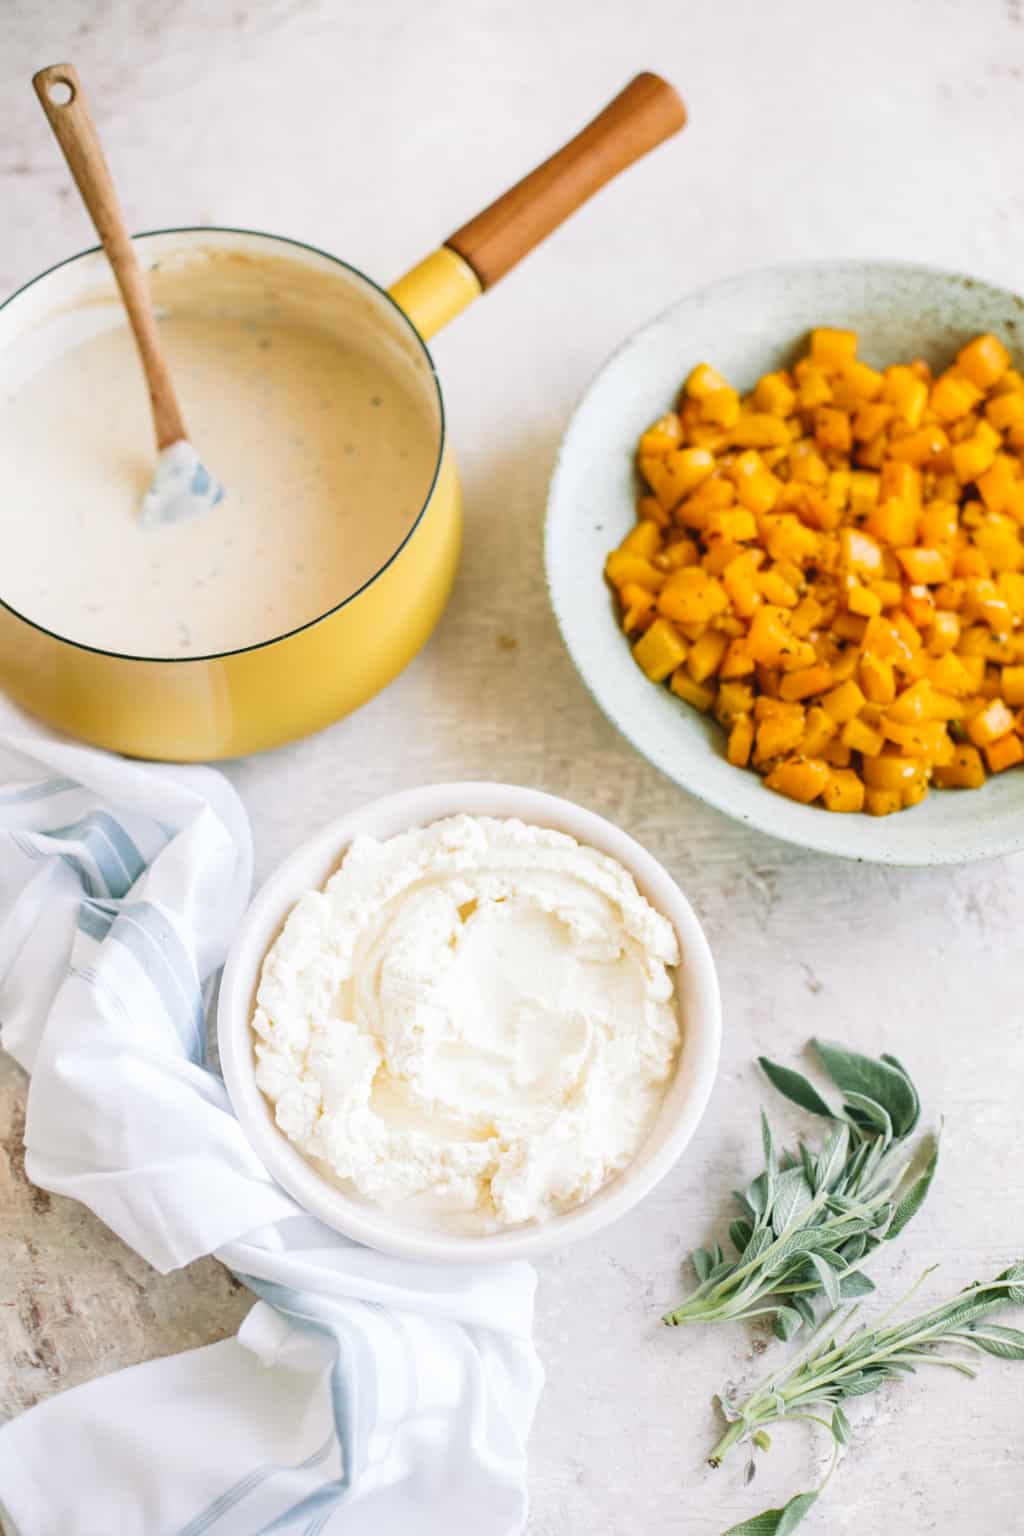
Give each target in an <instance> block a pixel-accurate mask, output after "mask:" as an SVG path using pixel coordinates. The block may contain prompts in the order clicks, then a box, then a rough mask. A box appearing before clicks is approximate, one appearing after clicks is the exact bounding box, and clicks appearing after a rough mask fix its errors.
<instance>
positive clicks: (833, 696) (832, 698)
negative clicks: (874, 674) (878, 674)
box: [821, 679, 865, 725]
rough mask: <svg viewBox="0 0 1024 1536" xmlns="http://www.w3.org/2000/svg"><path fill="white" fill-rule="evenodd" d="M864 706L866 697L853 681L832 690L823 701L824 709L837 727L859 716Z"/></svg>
mask: <svg viewBox="0 0 1024 1536" xmlns="http://www.w3.org/2000/svg"><path fill="white" fill-rule="evenodd" d="M864 704H865V699H864V695H863V693H862V692H861V691H860V689H859V688H858V687H857V684H856V683H855V682H853V680H852V679H849V680H847V681H846V682H845V683H840V684H839V686H838V688H833V689H831V690H830V691H829V692H828V693H826V694H825V696H824V698H823V699H822V701H821V707H822V709H823V710H824V711H825V713H826V714H827V715H831V717H832V719H833V720H834V721H835V722H836V724H837V725H845V724H846V722H847V721H848V720H852V719H853V718H854V716H855V715H859V714H860V712H861V710H862V709H863V707H864Z"/></svg>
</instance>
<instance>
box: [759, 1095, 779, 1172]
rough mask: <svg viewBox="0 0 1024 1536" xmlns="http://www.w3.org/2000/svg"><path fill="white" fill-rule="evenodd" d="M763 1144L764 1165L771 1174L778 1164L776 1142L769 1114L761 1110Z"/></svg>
mask: <svg viewBox="0 0 1024 1536" xmlns="http://www.w3.org/2000/svg"><path fill="white" fill-rule="evenodd" d="M761 1145H762V1147H763V1148H764V1166H765V1169H766V1171H767V1172H768V1174H769V1176H770V1175H772V1174H774V1173H775V1171H776V1169H777V1167H778V1165H777V1163H776V1161H775V1143H774V1142H773V1140H772V1128H771V1126H770V1125H769V1124H768V1116H767V1115H766V1114H765V1112H764V1110H763V1109H762V1111H761Z"/></svg>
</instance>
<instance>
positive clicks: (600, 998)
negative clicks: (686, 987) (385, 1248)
mask: <svg viewBox="0 0 1024 1536" xmlns="http://www.w3.org/2000/svg"><path fill="white" fill-rule="evenodd" d="M678 961H679V952H678V942H677V939H676V934H675V931H674V929H673V928H672V926H671V924H670V923H669V922H668V921H667V919H666V918H664V917H663V916H662V915H661V914H660V913H659V912H657V911H655V909H654V908H653V907H652V906H651V905H650V903H649V902H647V901H646V900H645V899H644V897H643V896H641V894H640V892H639V891H638V890H637V888H636V885H635V883H634V881H633V879H632V877H631V876H630V875H629V874H628V873H627V872H626V870H625V869H623V868H622V866H621V865H620V864H618V863H617V862H616V861H615V860H614V859H611V858H608V857H607V856H606V855H604V854H601V853H598V852H597V851H596V850H595V849H593V848H588V847H584V846H582V845H580V844H579V843H577V842H576V841H575V840H574V839H573V838H571V837H568V836H566V835H564V834H563V833H560V832H552V831H548V830H546V829H544V828H542V827H536V826H527V825H525V824H524V823H522V822H520V821H511V820H510V821H500V820H494V819H487V818H479V819H476V818H472V817H469V816H455V817H452V818H450V819H448V820H445V821H438V822H435V823H434V824H433V825H431V826H428V827H423V828H417V829H415V830H413V831H410V832H406V833H403V834H402V835H400V836H398V837H393V838H390V839H388V840H387V841H384V842H378V841H376V840H374V839H372V838H368V837H359V838H356V840H355V841H354V842H353V843H352V845H351V846H350V848H349V849H348V852H347V853H346V855H345V858H344V860H343V862H342V864H341V866H340V868H339V869H338V870H337V872H336V873H335V874H334V875H332V876H331V878H330V880H328V882H327V885H326V887H325V889H324V890H323V891H309V892H307V894H306V895H305V896H303V897H302V898H301V899H300V901H299V902H298V903H297V904H296V906H295V907H294V908H293V909H292V912H291V914H290V916H289V917H288V920H287V922H286V924H285V926H284V928H283V930H282V932H281V934H280V935H279V937H278V938H277V940H276V941H275V943H274V944H273V946H272V947H271V949H270V950H269V952H268V954H267V956H266V958H265V960H264V962H263V970H262V974H261V979H260V985H259V991H258V993H257V1008H256V1012H255V1015H254V1017H253V1021H252V1025H253V1029H254V1030H255V1032H256V1035H257V1037H258V1038H257V1043H256V1055H257V1074H256V1075H257V1081H258V1083H259V1086H260V1088H261V1089H262V1090H263V1092H264V1093H265V1094H266V1095H267V1097H268V1098H269V1099H270V1100H271V1101H272V1102H273V1104H274V1106H275V1116H276V1119H277V1123H278V1125H279V1126H280V1128H281V1129H282V1130H283V1131H284V1132H285V1134H286V1135H287V1136H288V1137H289V1138H290V1139H291V1140H292V1141H293V1142H294V1143H295V1144H296V1145H297V1146H298V1147H299V1148H300V1149H301V1150H302V1151H303V1152H304V1153H306V1154H307V1155H308V1156H309V1157H311V1158H314V1159H317V1160H319V1161H321V1162H322V1163H325V1164H327V1165H328V1167H329V1168H330V1170H332V1171H333V1173H334V1175H335V1176H336V1177H337V1178H338V1179H340V1180H343V1181H346V1183H347V1185H348V1187H349V1188H352V1187H353V1186H354V1189H355V1190H356V1191H358V1192H359V1193H360V1194H361V1195H362V1196H364V1197H365V1198H366V1199H368V1200H371V1201H374V1202H377V1203H381V1204H387V1205H394V1204H396V1203H398V1202H409V1206H408V1211H409V1214H410V1216H411V1217H413V1218H415V1219H418V1220H425V1221H428V1222H430V1221H435V1220H436V1221H437V1222H438V1223H439V1224H441V1225H444V1226H445V1227H447V1228H449V1229H451V1228H452V1227H453V1226H454V1227H455V1228H457V1229H458V1230H463V1231H470V1232H487V1231H493V1230H495V1229H497V1228H499V1227H502V1226H507V1225H511V1224H514V1223H519V1222H526V1221H535V1220H542V1219H543V1218H545V1217H547V1216H550V1215H552V1214H553V1213H555V1212H558V1211H562V1210H565V1209H567V1208H569V1207H571V1206H574V1205H577V1204H578V1203H579V1202H580V1201H583V1200H586V1199H588V1198H589V1197H590V1196H591V1195H593V1194H595V1193H596V1192H597V1190H599V1189H600V1188H601V1186H602V1185H603V1184H605V1183H606V1182H607V1181H608V1180H609V1179H610V1178H611V1177H612V1176H613V1175H614V1174H615V1173H617V1172H618V1171H619V1170H620V1169H622V1168H623V1167H624V1166H625V1165H626V1164H627V1163H628V1162H629V1161H630V1159H631V1158H632V1157H633V1156H634V1154H635V1153H636V1152H637V1150H638V1149H639V1147H640V1145H641V1144H642V1142H643V1140H644V1138H645V1137H646V1135H647V1133H648V1131H649V1129H650V1127H651V1124H652V1122H653V1120H654V1118H655V1116H656V1114H657V1111H658V1108H659V1105H660V1103H661V1099H662V1097H663V1094H664V1092H665V1088H666V1085H667V1081H668V1078H669V1075H670V1073H671V1071H672V1068H673V1065H674V1062H675V1058H676V1052H677V1050H678V1045H679V1035H680V1024H679V1015H678V1008H677V1003H676V994H675V985H674V980H673V975H672V970H671V968H672V967H674V966H675V965H677V964H678Z"/></svg>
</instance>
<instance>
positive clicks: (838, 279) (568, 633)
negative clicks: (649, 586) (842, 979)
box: [547, 261, 1024, 865]
mask: <svg viewBox="0 0 1024 1536" xmlns="http://www.w3.org/2000/svg"><path fill="white" fill-rule="evenodd" d="M815 325H836V326H843V327H850V328H852V329H853V330H856V331H858V332H859V333H860V338H861V343H860V351H861V356H862V357H864V358H865V359H866V361H868V362H869V363H873V364H875V365H876V366H878V367H881V366H883V365H885V364H887V363H891V362H899V361H903V360H906V359H909V358H911V357H916V356H920V357H925V358H927V359H928V361H929V362H930V363H932V364H933V366H935V367H944V366H946V365H947V364H948V363H949V361H950V360H951V358H952V357H953V354H954V353H955V352H956V351H957V349H958V348H959V347H961V346H962V345H963V343H964V342H965V341H967V340H968V339H969V338H970V337H971V336H973V335H975V334H976V333H977V332H978V331H995V332H997V333H998V334H999V335H1001V336H1002V337H1003V338H1004V340H1005V341H1006V342H1007V343H1008V345H1009V346H1010V349H1011V351H1014V352H1015V353H1016V361H1017V363H1018V366H1020V365H1021V363H1022V362H1024V299H1022V298H1020V297H1018V296H1017V295H1016V294H1014V293H1009V292H1007V291H1006V290H1005V289H1001V288H993V287H992V286H991V285H989V284H987V283H982V282H978V281H976V280H975V279H974V278H970V277H961V276H958V275H957V274H955V273H952V272H941V271H936V270H935V269H933V268H930V267H918V266H904V265H898V264H896V263H889V262H859V261H850V262H815V263H808V264H802V265H799V266H786V267H774V268H768V269H766V270H761V271H757V272H749V273H743V274H741V275H740V276H738V277H732V278H728V279H727V280H726V281H724V282H720V283H716V284H714V285H713V286H712V287H710V288H703V289H701V290H700V291H699V292H697V293H693V294H690V295H689V296H688V297H687V298H684V299H682V300H681V301H680V302H679V303H678V304H675V305H674V306H673V307H672V308H671V309H669V310H666V311H665V313H664V314H662V315H659V316H658V318H657V319H656V320H653V321H652V322H651V323H650V325H648V326H647V327H645V329H644V330H642V331H640V332H639V333H638V334H637V335H635V336H633V337H631V338H630V340H629V341H627V342H626V343H625V344H624V345H623V346H622V347H621V348H620V349H619V350H618V352H616V353H615V354H614V356H613V357H611V358H610V359H609V361H608V362H607V363H606V364H605V366H604V367H603V368H602V370H601V372H600V373H599V374H598V375H597V378H596V379H595V380H594V382H593V383H592V384H591V386H590V388H589V389H588V391H587V393H586V395H585V396H584V397H583V400H582V402H581V403H580V405H579V407H578V408H577V410H576V413H575V415H574V416H573V419H572V422H571V423H570V426H569V430H568V432H567V433H566V435H565V439H564V441H563V443H562V448H561V452H560V454H559V458H558V463H557V466H556V470H555V475H554V479H553V481H552V485H551V493H550V499H549V503H548V522H547V570H548V582H549V585H550V589H551V600H552V603H553V605H554V609H555V614H556V616H557V619H558V622H559V625H560V626H561V629H562V633H563V635H564V637H565V642H566V644H567V646H568V648H569V652H570V654H571V656H572V658H573V660H574V662H575V663H576V666H577V667H578V668H579V671H580V674H581V676H582V677H583V679H584V681H585V682H586V684H587V686H588V687H589V689H590V691H591V692H592V694H593V695H594V698H595V699H596V700H597V702H598V703H599V704H600V706H601V708H602V709H603V710H604V712H605V714H606V715H607V716H608V717H609V719H610V720H612V721H613V722H614V724H615V725H617V726H618V728H619V730H620V731H622V733H623V734H624V735H625V736H626V737H628V739H629V740H630V741H631V742H632V743H633V745H634V746H635V747H636V748H637V749H638V750H639V751H640V752H642V753H643V754H644V756H645V757H647V758H649V759H650V761H651V762H652V763H654V764H655V765H656V766H657V767H658V768H660V769H661V770H662V772H664V773H666V774H668V776H669V777H670V778H672V779H675V781H676V783H677V784H681V785H682V786H683V788H684V789H687V790H689V791H690V793H691V794H694V795H697V796H699V797H700V799H702V800H706V801H707V802H708V804H710V805H713V806H715V807H716V808H717V809H718V810H720V811H724V812H725V813H726V815H728V816H733V817H735V818H736V819H737V820H739V821H745V822H747V823H748V824H749V825H750V826H752V827H757V828H758V829H759V830H760V831H762V832H768V833H770V834H772V835H773V836H775V837H781V838H784V839H785V840H786V841H787V842H792V843H798V844H800V845H801V846H802V847H804V848H812V849H815V850H817V851H818V852H820V853H832V854H838V855H840V856H841V857H844V858H850V859H865V860H870V861H872V862H875V863H881V864H903V865H911V864H958V863H966V862H967V861H968V860H972V859H983V858H991V857H993V856H994V855H997V854H1005V853H1011V852H1014V851H1015V850H1017V849H1020V848H1024V770H1016V771H1011V772H1009V773H1006V774H1003V775H1002V776H1000V777H999V778H993V779H990V780H989V782H988V783H987V784H986V785H985V787H984V788H983V789H981V790H977V791H974V792H966V791H959V792H957V791H952V790H947V791H940V790H936V791H934V792H933V793H932V794H931V795H929V797H928V799H927V800H925V801H924V802H923V803H922V804H921V805H919V806H916V807H915V808H914V809H913V810H909V811H903V812H901V813H900V814H899V815H895V816H888V817H885V818H882V819H875V818H873V817H869V816H835V815H830V814H829V813H828V812H827V811H824V810H822V809H821V808H820V807H818V806H807V805H798V804H797V803H796V802H795V801H792V800H786V799H784V798H783V797H782V796H781V795H777V794H774V793H772V791H771V790H768V789H766V788H765V787H764V785H763V783H762V782H761V780H760V778H758V777H757V775H756V774H753V773H747V772H743V771H741V770H738V769H736V768H733V767H731V766H730V764H729V763H727V762H726V760H725V756H724V751H723V747H724V742H723V738H722V732H721V730H720V728H719V727H718V725H717V724H716V723H715V721H713V720H709V719H706V718H705V717H704V716H702V715H700V714H698V712H697V711H696V710H694V709H691V708H690V707H689V706H687V705H686V704H684V703H683V702H682V701H681V700H679V699H678V698H676V697H674V695H672V694H671V693H670V692H669V691H668V689H666V688H655V687H653V686H652V685H651V684H650V683H649V682H647V680H646V679H645V678H644V677H643V675H642V674H641V673H640V671H639V669H638V668H637V666H636V664H635V663H634V661H633V659H632V657H631V655H630V651H629V646H628V645H627V644H626V643H625V641H624V640H623V637H622V633H621V631H620V629H619V627H618V623H617V620H616V614H615V608H614V604H613V601H612V597H611V594H610V593H609V591H608V588H607V586H606V584H605V581H604V576H603V568H604V560H605V556H606V554H607V553H608V551H609V549H611V548H613V547H614V545H616V544H618V542H619V541H620V539H622V538H623V536H624V535H625V534H626V533H627V532H628V530H629V529H630V527H631V526H632V525H633V522H634V517H635V512H634V505H635V484H634V469H633V457H634V451H635V447H636V441H637V438H638V436H639V434H640V433H641V431H642V430H643V429H644V427H645V426H646V425H647V424H648V422H650V421H651V420H653V419H654V418H655V417H656V416H658V415H660V414H661V413H662V412H663V411H665V410H667V409H669V408H670V407H671V404H672V402H673V400H674V399H675V396H676V394H677V393H678V390H679V386H680V383H681V381H682V380H683V378H684V377H685V375H686V374H687V373H688V372H689V370H690V369H691V368H692V367H693V366H694V364H696V363H698V362H700V361H702V360H705V359H706V360H708V361H710V362H712V363H714V365H715V366H716V367H717V368H719V369H721V370H722V372H724V373H725V375H726V376H727V377H728V378H729V379H730V381H731V382H732V383H734V384H735V385H736V386H737V387H738V388H740V389H747V388H749V387H751V386H752V385H753V384H754V382H755V381H756V380H757V378H758V377H759V376H760V375H761V374H762V373H765V372H767V371H768V370H770V369H773V368H780V367H784V366H786V365H787V364H788V363H790V362H791V361H792V359H793V356H794V354H795V352H796V350H797V348H798V347H799V345H800V344H801V343H802V342H803V341H804V339H805V338H806V335H807V332H808V331H809V330H810V329H811V328H812V327H813V326H815Z"/></svg>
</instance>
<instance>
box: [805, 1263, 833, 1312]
mask: <svg viewBox="0 0 1024 1536" xmlns="http://www.w3.org/2000/svg"><path fill="white" fill-rule="evenodd" d="M811 1263H812V1264H813V1265H814V1267H815V1269H816V1270H817V1272H818V1279H819V1280H820V1282H821V1289H822V1291H823V1292H824V1293H825V1300H826V1301H827V1302H828V1304H829V1306H830V1307H832V1308H835V1307H838V1305H839V1278H838V1276H837V1275H836V1272H835V1270H834V1269H833V1268H832V1266H831V1264H830V1263H829V1262H828V1260H827V1259H825V1258H824V1257H823V1256H822V1255H821V1254H820V1253H812V1254H811Z"/></svg>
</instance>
